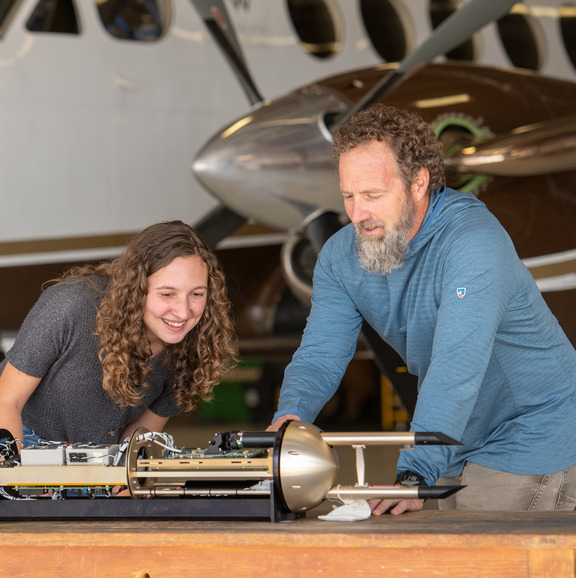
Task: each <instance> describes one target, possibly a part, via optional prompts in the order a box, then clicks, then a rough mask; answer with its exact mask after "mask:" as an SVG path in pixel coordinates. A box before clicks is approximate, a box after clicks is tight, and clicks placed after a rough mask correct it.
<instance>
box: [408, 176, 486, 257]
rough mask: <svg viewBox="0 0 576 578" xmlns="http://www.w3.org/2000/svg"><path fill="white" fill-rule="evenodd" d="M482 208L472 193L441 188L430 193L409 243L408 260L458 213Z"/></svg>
mask: <svg viewBox="0 0 576 578" xmlns="http://www.w3.org/2000/svg"><path fill="white" fill-rule="evenodd" d="M478 206H481V207H483V206H484V203H483V202H482V201H479V200H478V198H477V197H476V196H475V195H473V194H472V193H459V192H458V191H455V190H454V189H451V188H450V187H446V186H443V187H441V188H439V189H435V190H434V191H432V192H431V193H430V205H429V206H428V210H427V211H426V216H425V217H424V221H423V222H422V226H421V227H420V230H419V231H418V233H417V234H416V236H415V237H414V238H413V239H412V240H411V241H410V243H409V247H410V250H409V253H408V258H410V256H411V255H413V254H415V253H416V252H417V251H418V250H419V248H421V247H423V246H424V245H426V243H428V241H429V240H430V239H431V238H432V237H434V235H436V234H437V233H438V232H439V231H440V230H441V229H443V228H444V227H445V226H446V225H447V224H448V223H449V222H450V221H451V220H452V218H453V216H454V215H455V214H456V213H459V212H460V211H465V210H469V209H470V208H471V207H478Z"/></svg>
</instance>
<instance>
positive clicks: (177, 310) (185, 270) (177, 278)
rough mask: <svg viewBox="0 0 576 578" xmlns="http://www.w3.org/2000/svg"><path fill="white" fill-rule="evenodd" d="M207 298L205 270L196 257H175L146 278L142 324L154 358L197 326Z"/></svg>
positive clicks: (206, 270) (206, 275)
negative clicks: (144, 326) (146, 332)
mask: <svg viewBox="0 0 576 578" xmlns="http://www.w3.org/2000/svg"><path fill="white" fill-rule="evenodd" d="M207 297H208V267H207V266H206V263H205V262H204V261H203V260H202V259H201V258H200V257H197V256H191V257H177V258H176V259H174V260H173V261H172V262H171V263H170V264H169V265H167V266H166V267H163V268H162V269H159V270H158V271H156V273H154V274H153V275H150V277H148V293H147V295H146V304H145V305H144V314H143V316H142V321H143V323H144V325H146V327H147V329H148V338H149V339H150V345H151V347H152V353H153V354H154V355H156V354H157V353H159V352H160V351H162V350H163V349H164V347H165V345H168V344H175V343H180V342H181V341H182V340H183V339H184V337H185V336H186V335H187V334H188V333H189V332H190V330H192V329H193V328H194V327H195V326H196V325H197V324H198V321H200V318H201V317H202V313H203V312H204V308H205V307H206V300H207Z"/></svg>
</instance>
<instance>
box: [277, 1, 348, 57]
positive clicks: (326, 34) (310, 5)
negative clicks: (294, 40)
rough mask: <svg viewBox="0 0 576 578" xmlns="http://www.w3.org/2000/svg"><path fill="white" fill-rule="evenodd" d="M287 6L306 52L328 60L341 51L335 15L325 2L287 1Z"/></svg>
mask: <svg viewBox="0 0 576 578" xmlns="http://www.w3.org/2000/svg"><path fill="white" fill-rule="evenodd" d="M286 5H287V7H288V12H289V14H290V19H291V20H292V25H293V26H294V29H295V30H296V34H298V37H299V38H300V42H301V45H302V48H303V49H304V50H305V51H306V52H308V53H309V54H311V55H312V56H315V57H316V58H328V57H330V56H332V55H333V54H334V53H335V52H338V51H339V50H340V40H339V38H338V33H337V30H336V24H335V21H334V17H333V13H332V12H331V10H330V9H329V6H328V5H327V2H326V1H325V0H287V1H286Z"/></svg>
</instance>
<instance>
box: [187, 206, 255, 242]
mask: <svg viewBox="0 0 576 578" xmlns="http://www.w3.org/2000/svg"><path fill="white" fill-rule="evenodd" d="M247 220H248V219H246V217H243V216H242V215H239V214H238V213H236V212H234V211H232V210H231V209H229V208H228V207H225V206H220V207H216V208H215V209H214V210H212V211H211V212H210V213H208V215H206V216H205V217H204V218H203V219H202V220H201V221H198V222H197V223H195V224H194V225H193V226H194V229H195V230H196V231H197V232H198V234H199V235H200V236H201V237H202V239H203V240H204V242H205V243H206V245H208V246H209V247H210V248H211V249H215V248H216V245H217V244H218V243H219V242H220V241H222V240H223V239H225V238H226V237H228V236H229V235H232V233H235V232H236V231H237V230H238V229H239V228H240V227H241V226H242V225H244V224H245V223H246V221H247Z"/></svg>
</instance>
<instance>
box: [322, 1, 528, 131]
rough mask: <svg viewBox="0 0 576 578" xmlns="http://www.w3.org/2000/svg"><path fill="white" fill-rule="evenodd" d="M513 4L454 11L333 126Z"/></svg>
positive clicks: (483, 3) (480, 4) (478, 5)
mask: <svg viewBox="0 0 576 578" xmlns="http://www.w3.org/2000/svg"><path fill="white" fill-rule="evenodd" d="M514 4H518V0H471V1H470V2H469V3H468V4H466V5H464V6H463V7H462V8H460V10H457V11H455V12H453V13H452V14H451V15H450V16H449V17H448V18H446V20H444V21H443V22H442V24H440V26H438V28H436V30H434V32H433V34H432V35H431V36H429V37H428V38H427V40H425V41H424V42H423V43H422V44H421V45H420V46H419V47H418V48H417V49H416V50H414V52H412V53H411V54H410V55H409V56H407V57H406V58H405V59H404V60H402V62H400V64H399V65H398V68H396V69H395V70H394V71H393V72H391V73H390V74H388V75H387V76H385V77H384V78H383V79H382V80H381V81H380V82H379V83H377V84H376V85H375V86H374V87H373V88H372V89H371V90H370V91H368V92H367V93H366V94H365V95H364V96H363V97H362V98H360V99H359V100H358V101H357V102H356V103H355V104H354V106H352V107H351V108H350V109H349V110H348V111H347V112H346V113H344V114H342V115H339V116H338V117H336V119H335V122H334V124H333V125H332V126H331V127H330V130H331V131H332V132H335V131H336V130H337V129H338V128H339V127H340V126H342V125H343V124H345V123H346V122H347V121H348V120H350V118H351V117H352V116H353V115H355V114H356V113H357V112H358V111H359V110H361V109H363V108H365V107H366V106H368V105H369V104H371V103H373V102H375V101H376V100H378V99H380V98H382V97H383V96H385V95H387V94H390V92H392V91H393V90H394V89H395V88H397V87H398V86H399V85H400V84H401V83H402V82H404V81H405V80H408V78H410V77H411V76H412V75H413V74H415V73H417V72H418V71H419V70H420V69H421V68H423V67H424V66H426V64H428V63H429V62H431V61H432V60H434V58H436V57H437V56H440V55H442V54H446V53H447V52H450V51H451V50H452V49H454V48H456V47H457V46H459V45H460V44H462V43H463V42H465V41H466V40H468V39H469V38H470V37H471V36H473V35H474V34H475V33H476V32H478V31H479V30H480V29H482V28H484V26H486V25H487V24H489V23H490V22H493V21H494V20H498V19H499V18H501V17H502V16H504V15H505V14H506V13H507V12H508V11H509V10H510V8H512V6H513V5H514Z"/></svg>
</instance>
